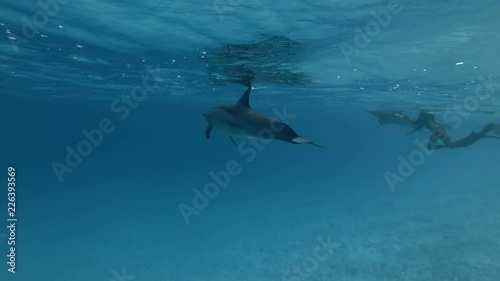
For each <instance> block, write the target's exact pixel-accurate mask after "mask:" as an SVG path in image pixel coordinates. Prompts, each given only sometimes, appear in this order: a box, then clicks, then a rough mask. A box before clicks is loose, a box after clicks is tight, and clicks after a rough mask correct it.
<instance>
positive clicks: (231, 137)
mask: <svg viewBox="0 0 500 281" xmlns="http://www.w3.org/2000/svg"><path fill="white" fill-rule="evenodd" d="M229 138H230V139H231V141H232V142H233V143H234V145H235V146H236V147H238V145H237V144H236V142H235V141H234V139H233V137H231V136H229Z"/></svg>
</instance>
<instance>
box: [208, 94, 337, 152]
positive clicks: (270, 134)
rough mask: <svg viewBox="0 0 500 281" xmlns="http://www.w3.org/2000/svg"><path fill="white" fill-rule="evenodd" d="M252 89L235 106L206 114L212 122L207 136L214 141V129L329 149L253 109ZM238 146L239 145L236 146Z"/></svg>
mask: <svg viewBox="0 0 500 281" xmlns="http://www.w3.org/2000/svg"><path fill="white" fill-rule="evenodd" d="M251 91H252V87H251V86H250V85H249V86H248V88H247V90H246V91H245V93H243V95H242V96H241V98H240V100H239V101H238V102H237V103H235V104H228V105H220V106H216V107H213V108H210V109H209V110H208V111H207V113H202V115H203V116H205V118H206V119H207V121H208V126H207V129H206V130H205V137H206V138H207V139H209V138H210V133H211V131H212V128H216V129H217V130H219V131H221V132H223V133H226V134H227V135H229V137H230V138H231V140H232V141H233V142H234V140H233V138H232V137H243V138H245V137H255V138H260V139H276V140H280V141H285V142H289V143H293V144H311V145H314V146H317V147H321V148H327V147H324V146H321V145H318V144H315V143H313V142H311V141H308V140H306V139H304V138H302V137H300V136H299V135H298V134H297V133H296V132H295V131H294V130H293V129H292V128H290V126H288V125H287V124H285V123H282V122H279V121H277V120H276V119H271V118H269V117H267V116H265V115H264V114H262V113H260V112H257V111H255V110H253V109H252V108H250V104H249V98H250V92H251ZM235 144H236V143H235Z"/></svg>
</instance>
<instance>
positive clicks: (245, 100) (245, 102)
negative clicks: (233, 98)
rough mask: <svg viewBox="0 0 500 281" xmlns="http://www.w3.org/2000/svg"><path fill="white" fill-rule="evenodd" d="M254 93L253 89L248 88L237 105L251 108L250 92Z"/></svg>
mask: <svg viewBox="0 0 500 281" xmlns="http://www.w3.org/2000/svg"><path fill="white" fill-rule="evenodd" d="M251 91H252V87H251V86H250V87H248V88H247V90H246V91H245V92H244V93H243V95H242V96H241V98H240V100H239V101H238V102H237V103H236V104H239V105H242V106H246V107H250V92H251Z"/></svg>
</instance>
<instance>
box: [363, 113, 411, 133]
mask: <svg viewBox="0 0 500 281" xmlns="http://www.w3.org/2000/svg"><path fill="white" fill-rule="evenodd" d="M368 112H369V113H371V114H373V115H375V117H377V119H378V123H379V124H380V125H382V126H384V125H385V124H390V125H399V126H405V127H410V128H412V129H414V128H415V127H417V126H416V125H415V122H414V121H413V120H411V119H410V117H408V116H407V115H405V114H403V112H401V111H368Z"/></svg>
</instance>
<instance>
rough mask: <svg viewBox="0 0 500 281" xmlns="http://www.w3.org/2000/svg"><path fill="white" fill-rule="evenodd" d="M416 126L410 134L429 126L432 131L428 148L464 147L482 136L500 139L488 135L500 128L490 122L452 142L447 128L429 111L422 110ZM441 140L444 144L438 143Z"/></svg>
mask: <svg viewBox="0 0 500 281" xmlns="http://www.w3.org/2000/svg"><path fill="white" fill-rule="evenodd" d="M414 124H415V126H416V128H415V129H414V130H413V131H411V132H410V133H408V135H409V134H411V133H413V132H415V131H417V130H420V129H421V128H427V129H429V130H430V131H431V136H430V138H429V143H428V144H427V149H429V150H435V149H443V148H462V147H467V146H469V145H472V144H474V143H476V142H478V141H479V140H480V139H482V138H494V139H500V137H495V136H488V135H487V134H488V133H489V132H491V131H497V130H500V128H499V127H500V126H499V125H495V124H493V123H490V124H488V125H486V126H485V127H484V128H483V129H482V130H481V131H480V132H478V133H476V132H472V133H470V134H469V135H468V136H466V137H464V138H461V139H459V140H457V141H455V142H452V141H451V140H450V138H449V136H448V134H447V133H446V130H445V128H444V126H443V125H441V124H439V123H437V122H436V118H435V116H434V114H432V113H431V112H428V111H422V112H420V114H419V116H418V118H417V120H415V122H414ZM439 140H441V141H442V142H443V143H444V144H442V145H437V142H438V141H439Z"/></svg>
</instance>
